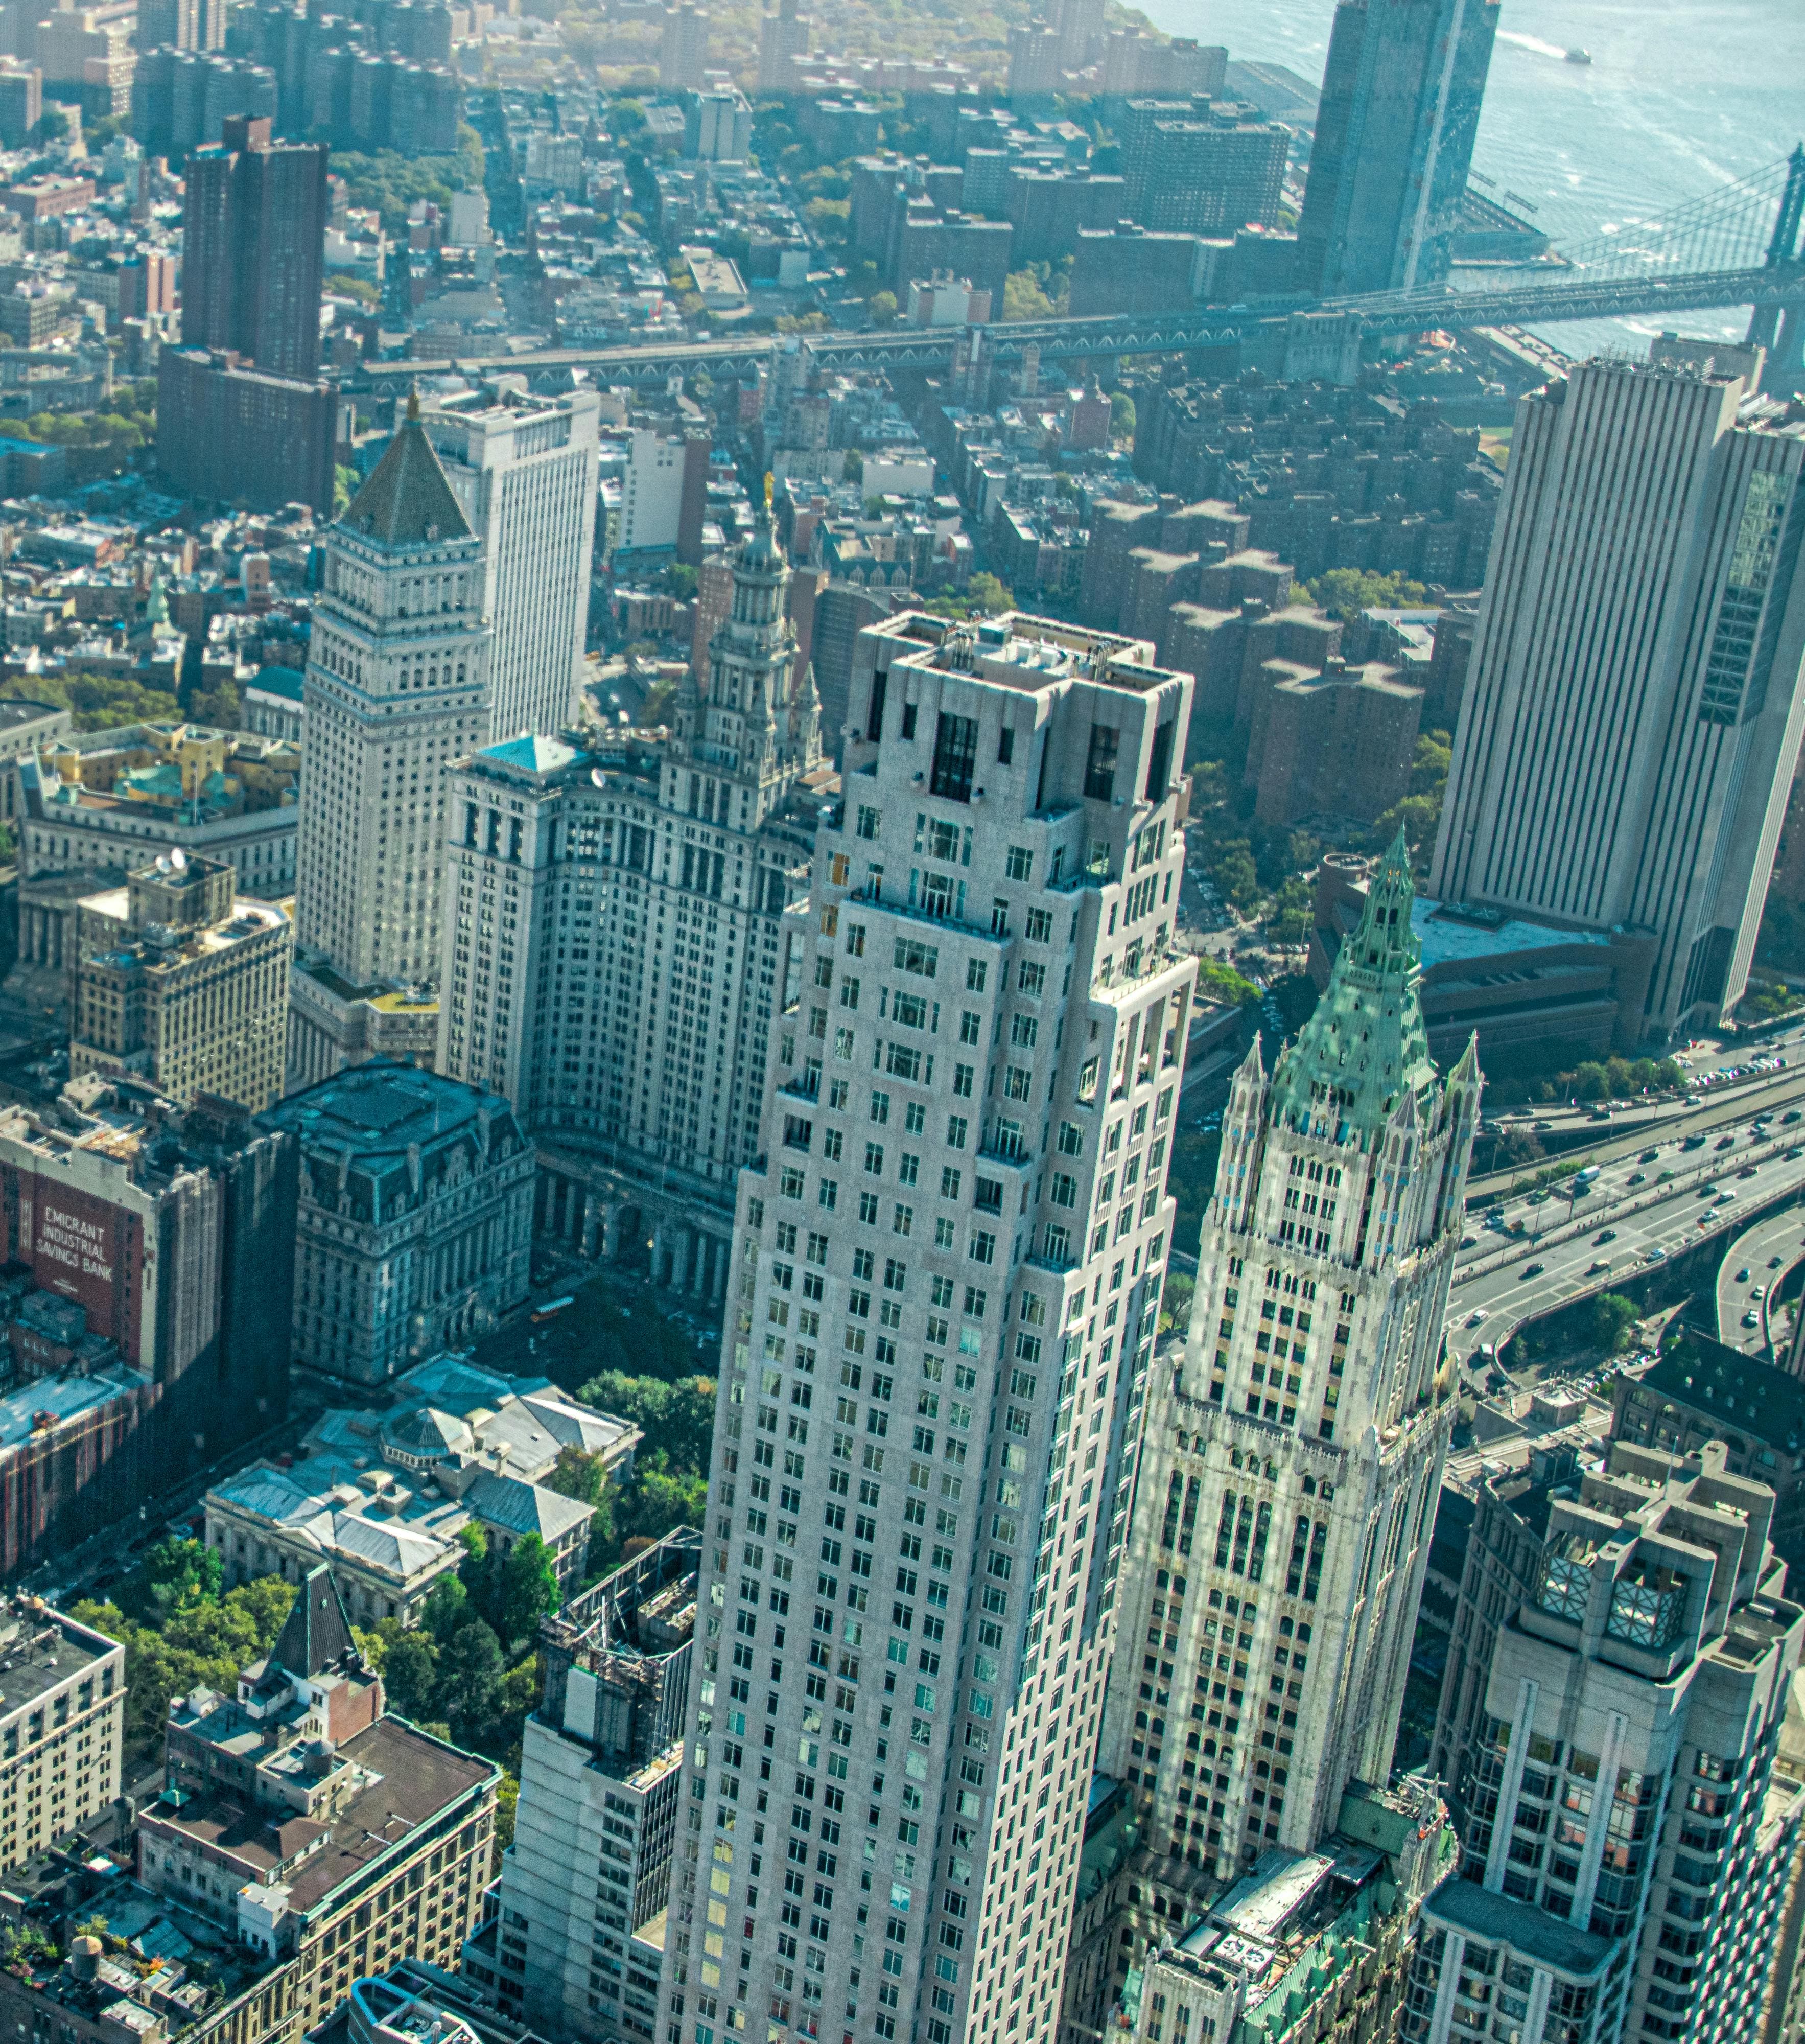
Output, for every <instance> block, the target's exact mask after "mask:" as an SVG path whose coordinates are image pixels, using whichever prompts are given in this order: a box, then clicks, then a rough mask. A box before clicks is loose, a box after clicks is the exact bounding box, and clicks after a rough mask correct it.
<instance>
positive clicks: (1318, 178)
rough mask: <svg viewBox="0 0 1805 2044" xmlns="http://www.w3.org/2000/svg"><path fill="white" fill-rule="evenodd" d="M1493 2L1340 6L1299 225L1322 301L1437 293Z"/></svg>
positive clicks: (1302, 250)
mask: <svg viewBox="0 0 1805 2044" xmlns="http://www.w3.org/2000/svg"><path fill="white" fill-rule="evenodd" d="M1498 6H1499V0H1340V4H1339V5H1338V6H1337V7H1336V9H1335V25H1334V27H1333V28H1332V29H1331V31H1330V33H1329V56H1328V62H1327V64H1326V65H1325V67H1324V68H1323V94H1322V102H1321V105H1320V106H1319V110H1318V113H1317V117H1316V132H1315V140H1314V141H1313V142H1312V145H1311V150H1310V171H1309V176H1308V179H1307V180H1306V182H1305V184H1304V207H1303V211H1302V213H1300V216H1299V217H1298V222H1297V242H1298V260H1299V265H1300V279H1299V281H1300V284H1301V285H1302V286H1303V287H1304V289H1305V290H1315V291H1319V292H1320V293H1321V294H1323V296H1324V297H1325V298H1333V297H1342V296H1345V295H1346V294H1350V293H1354V292H1360V291H1394V290H1411V289H1412V288H1414V287H1416V286H1422V285H1425V284H1438V283H1439V282H1441V281H1442V279H1443V278H1444V277H1445V276H1446V275H1447V272H1448V244H1449V240H1450V237H1451V236H1452V235H1453V233H1454V228H1455V225H1456V222H1457V219H1458V217H1459V213H1460V204H1461V199H1462V198H1464V197H1465V194H1466V178H1467V171H1468V168H1469V166H1470V164H1471V163H1472V161H1473V136H1474V135H1475V134H1476V133H1477V131H1478V128H1479V109H1480V101H1481V100H1482V99H1483V98H1484V93H1485V75H1486V72H1487V71H1488V70H1489V69H1490V67H1491V63H1492V38H1493V37H1495V36H1496V33H1497V29H1498Z"/></svg>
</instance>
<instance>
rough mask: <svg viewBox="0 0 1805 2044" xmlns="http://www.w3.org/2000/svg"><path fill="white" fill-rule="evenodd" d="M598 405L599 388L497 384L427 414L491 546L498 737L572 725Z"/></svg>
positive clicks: (450, 478) (583, 635)
mask: <svg viewBox="0 0 1805 2044" xmlns="http://www.w3.org/2000/svg"><path fill="white" fill-rule="evenodd" d="M484 399H486V401H483V400H484ZM600 412H601V400H600V398H597V395H596V394H595V393H594V392H593V390H573V391H571V392H570V393H569V394H567V395H566V396H564V397H561V398H553V399H550V400H547V399H541V398H527V397H524V395H521V394H518V393H516V392H513V391H509V390H491V391H486V392H485V393H484V394H483V398H482V399H472V400H471V401H470V403H469V404H468V405H466V404H464V403H463V402H460V401H459V400H457V399H452V400H450V401H446V402H442V403H440V404H438V405H434V406H432V408H431V409H429V410H428V412H427V413H426V414H425V416H424V420H423V421H422V423H423V424H424V427H425V429H426V435H427V437H428V440H431V441H432V445H433V448H434V451H436V453H437V455H438V456H439V459H440V463H441V465H442V466H443V467H444V472H445V480H446V481H447V482H448V483H449V484H450V485H451V493H452V494H453V495H454V496H455V498H457V500H458V502H459V505H460V507H461V508H462V509H463V514H464V517H466V519H467V521H469V524H470V530H471V531H472V532H474V533H475V535H476V536H477V537H478V540H480V541H481V542H482V563H483V574H484V584H483V600H482V614H483V616H484V617H486V618H487V619H488V621H489V624H490V631H491V632H492V634H493V637H492V640H491V643H490V662H489V735H490V737H491V738H492V739H506V738H513V737H515V736H518V735H519V734H520V732H543V733H545V734H547V736H555V735H556V734H557V733H558V732H560V731H562V730H563V728H564V727H565V726H566V724H568V723H569V722H570V720H571V717H572V714H573V711H574V695H575V690H576V686H577V682H578V678H579V677H580V675H581V674H582V663H583V648H584V645H585V644H586V640H587V637H588V632H589V609H590V572H591V563H590V555H591V552H592V551H593V548H594V544H595V503H596V463H597V421H598V417H599V415H600Z"/></svg>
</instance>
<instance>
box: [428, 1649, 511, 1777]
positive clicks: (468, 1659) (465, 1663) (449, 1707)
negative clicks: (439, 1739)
mask: <svg viewBox="0 0 1805 2044" xmlns="http://www.w3.org/2000/svg"><path fill="white" fill-rule="evenodd" d="M505 1672H506V1663H505V1661H504V1660H503V1658H502V1654H501V1642H500V1641H499V1640H498V1639H497V1638H496V1637H495V1635H494V1633H493V1631H491V1630H490V1627H488V1626H487V1625H486V1624H484V1623H483V1622H482V1619H476V1620H474V1622H473V1623H470V1624H469V1625H467V1626H465V1627H463V1628H462V1629H461V1630H460V1631H457V1632H455V1633H454V1634H453V1635H451V1639H450V1640H449V1641H448V1642H447V1644H446V1645H445V1646H444V1647H442V1648H441V1649H440V1654H439V1689H438V1703H439V1707H440V1709H441V1710H442V1711H443V1712H444V1714H445V1722H446V1723H447V1725H449V1726H450V1727H451V1736H452V1738H453V1739H455V1740H456V1742H458V1744H459V1745H460V1746H474V1745H475V1744H476V1743H478V1741H479V1740H480V1739H482V1736H483V1735H484V1734H485V1733H486V1731H488V1729H489V1727H490V1725H491V1724H493V1722H494V1721H495V1719H496V1717H497V1715H498V1714H499V1712H500V1710H501V1678H502V1676H503V1674H504V1673H505Z"/></svg>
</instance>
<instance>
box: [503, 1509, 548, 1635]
mask: <svg viewBox="0 0 1805 2044" xmlns="http://www.w3.org/2000/svg"><path fill="white" fill-rule="evenodd" d="M490 1572H491V1575H492V1577H493V1582H492V1585H491V1588H490V1597H489V1608H490V1612H491V1613H492V1615H493V1616H492V1619H491V1623H493V1627H494V1629H495V1631H496V1633H497V1635H498V1636H499V1637H500V1638H501V1640H502V1641H503V1642H505V1643H506V1644H507V1645H509V1646H515V1645H517V1644H518V1643H519V1642H520V1641H522V1640H527V1639H532V1635H533V1633H534V1631H536V1628H537V1627H538V1624H539V1621H540V1619H542V1618H543V1616H545V1614H546V1613H547V1612H548V1611H551V1610H553V1609H555V1608H556V1605H557V1603H558V1571H557V1570H556V1569H555V1568H554V1567H553V1566H552V1565H551V1555H550V1554H548V1553H547V1551H546V1546H545V1543H544V1542H543V1540H542V1539H540V1537H539V1535H537V1534H536V1533H525V1534H523V1535H521V1536H520V1539H518V1540H517V1541H516V1542H515V1543H514V1544H513V1546H511V1547H510V1548H509V1550H508V1551H507V1552H506V1554H503V1555H501V1557H500V1558H499V1559H498V1560H497V1559H495V1558H491V1562H490Z"/></svg>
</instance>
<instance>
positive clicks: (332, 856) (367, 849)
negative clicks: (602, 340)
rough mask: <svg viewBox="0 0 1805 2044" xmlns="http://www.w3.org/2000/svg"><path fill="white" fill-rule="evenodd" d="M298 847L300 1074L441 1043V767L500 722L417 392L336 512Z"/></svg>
mask: <svg viewBox="0 0 1805 2044" xmlns="http://www.w3.org/2000/svg"><path fill="white" fill-rule="evenodd" d="M325 556H326V559H325V580H324V586H323V587H322V588H321V593H320V594H319V597H317V600H316V601H315V603H314V606H313V638H312V640H311V643H310V644H309V649H308V659H307V675H306V682H305V697H304V699H305V705H306V715H307V772H306V778H305V783H304V785H303V787H302V790H301V814H300V818H299V823H298V842H297V844H296V847H295V951H296V957H295V973H294V1007H293V1010H292V1012H291V1016H290V1032H289V1082H290V1086H291V1087H293V1086H296V1085H309V1084H311V1083H312V1082H313V1081H315V1080H317V1079H321V1078H327V1077H328V1076H329V1075H330V1074H332V1073H333V1072H335V1071H336V1070H339V1069H340V1067H342V1066H344V1065H347V1064H355V1063H357V1062H360V1061H361V1060H362V1059H363V1058H367V1057H371V1056H374V1055H377V1054H378V1052H385V1051H387V1052H393V1053H394V1054H396V1055H401V1056H407V1057H412V1058H415V1059H416V1060H418V1061H425V1060H427V1059H429V1058H431V1056H432V1047H433V1041H434V1035H435V1030H436V1021H437V1011H436V1005H435V1003H434V995H433V987H434V984H435V982H436V979H437V977H438V971H439V956H440V913H439V907H440V876H441V874H443V871H444V863H445V770H446V769H447V767H449V766H450V765H451V763H452V762H453V761H454V760H456V759H462V758H463V757H464V755H467V753H469V752H470V751H473V750H474V748H475V747H477V746H478V745H479V744H481V743H482V741H483V740H484V739H485V738H486V736H487V735H488V729H489V691H488V662H489V641H490V633H489V627H488V624H487V623H486V621H485V619H484V617H483V613H482V598H483V563H482V547H481V545H480V544H479V543H478V540H477V538H476V536H475V535H474V533H473V532H471V530H470V524H469V523H468V521H467V520H466V518H465V517H464V515H463V512H462V511H461V510H460V509H459V507H458V501H457V499H456V498H455V497H454V496H453V495H452V494H451V490H450V487H449V486H448V485H447V482H446V481H445V477H444V471H443V470H442V469H441V468H440V466H439V461H438V457H437V456H436V455H435V454H434V453H433V451H432V447H431V445H430V444H429V443H428V440H427V438H426V435H425V433H424V431H423V430H422V429H421V424H420V407H419V403H418V401H417V399H414V398H409V401H408V410H407V417H406V418H405V421H403V423H402V425H401V428H400V430H399V431H398V432H397V433H396V435H395V436H394V439H393V440H391V441H390V444H389V446H388V448H387V449H386V451H385V452H384V454H383V455H382V459H381V460H380V461H379V462H378V463H377V464H376V467H374V470H372V471H371V474H370V477H369V478H368V480H367V482H365V483H364V485H363V488H362V489H361V490H359V491H358V493H357V494H356V496H355V497H354V498H352V499H351V503H350V505H348V507H347V509H346V511H345V513H344V517H342V518H340V519H339V520H337V521H336V522H335V523H334V524H332V525H331V526H330V527H329V528H328V530H327V534H326V540H325Z"/></svg>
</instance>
